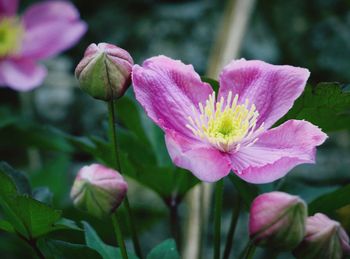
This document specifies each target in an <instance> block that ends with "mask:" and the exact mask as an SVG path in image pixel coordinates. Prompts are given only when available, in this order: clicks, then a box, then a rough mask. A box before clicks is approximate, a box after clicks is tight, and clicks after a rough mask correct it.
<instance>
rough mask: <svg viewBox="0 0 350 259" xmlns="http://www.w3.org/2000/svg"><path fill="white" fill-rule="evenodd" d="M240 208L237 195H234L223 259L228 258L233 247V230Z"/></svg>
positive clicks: (239, 200)
mask: <svg viewBox="0 0 350 259" xmlns="http://www.w3.org/2000/svg"><path fill="white" fill-rule="evenodd" d="M240 207H241V199H240V197H239V195H238V194H236V199H235V204H234V206H233V208H232V217H231V223H230V228H229V231H228V234H227V239H226V245H225V250H224V256H223V259H228V258H229V256H230V252H231V248H232V246H233V237H234V234H235V229H236V225H237V221H238V217H239V212H240Z"/></svg>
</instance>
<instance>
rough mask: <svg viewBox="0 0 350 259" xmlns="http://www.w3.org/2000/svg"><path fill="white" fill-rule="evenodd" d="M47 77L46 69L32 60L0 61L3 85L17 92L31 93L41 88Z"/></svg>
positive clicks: (0, 76) (0, 75) (0, 74)
mask: <svg viewBox="0 0 350 259" xmlns="http://www.w3.org/2000/svg"><path fill="white" fill-rule="evenodd" d="M45 76H46V68H45V67H44V66H42V65H39V64H36V63H35V62H34V61H32V60H3V61H0V78H1V80H0V81H1V84H2V85H4V86H8V87H10V88H12V89H14V90H17V91H29V90H32V89H33V88H35V87H37V86H39V85H40V84H41V83H42V82H43V80H44V78H45Z"/></svg>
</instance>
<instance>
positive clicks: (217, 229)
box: [214, 179, 224, 259]
mask: <svg viewBox="0 0 350 259" xmlns="http://www.w3.org/2000/svg"><path fill="white" fill-rule="evenodd" d="M223 190H224V180H222V179H221V180H220V181H218V182H217V183H216V184H215V208H214V259H220V244H221V210H222V194H223Z"/></svg>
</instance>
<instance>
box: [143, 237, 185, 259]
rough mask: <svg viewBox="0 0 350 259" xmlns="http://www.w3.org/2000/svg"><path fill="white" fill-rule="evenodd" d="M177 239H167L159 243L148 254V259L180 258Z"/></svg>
mask: <svg viewBox="0 0 350 259" xmlns="http://www.w3.org/2000/svg"><path fill="white" fill-rule="evenodd" d="M179 258H180V255H179V253H178V251H177V248H176V244H175V241H174V240H173V239H168V240H165V241H164V242H162V243H160V244H159V245H157V246H156V247H155V248H153V249H152V251H151V252H150V253H149V254H148V256H147V259H179Z"/></svg>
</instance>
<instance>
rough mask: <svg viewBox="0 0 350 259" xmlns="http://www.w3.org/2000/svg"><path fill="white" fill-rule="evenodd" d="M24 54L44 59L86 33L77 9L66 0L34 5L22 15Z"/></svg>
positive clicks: (71, 44)
mask: <svg viewBox="0 0 350 259" xmlns="http://www.w3.org/2000/svg"><path fill="white" fill-rule="evenodd" d="M22 20H23V24H24V26H25V35H24V39H23V43H22V53H21V54H22V56H24V57H30V58H34V59H44V58H48V57H51V56H54V55H56V54H58V53H59V52H61V51H64V50H66V49H68V48H70V47H72V46H73V45H75V44H76V43H77V42H78V40H79V39H80V38H81V37H82V35H83V34H84V33H85V32H86V29H87V26H86V24H85V23H84V22H83V21H81V20H80V18H79V13H78V11H77V10H76V8H75V7H74V6H73V5H72V4H70V3H69V2H65V1H46V2H43V3H38V4H35V5H32V6H31V7H30V8H29V9H28V10H27V11H26V12H25V14H24V15H23V19H22Z"/></svg>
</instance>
